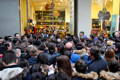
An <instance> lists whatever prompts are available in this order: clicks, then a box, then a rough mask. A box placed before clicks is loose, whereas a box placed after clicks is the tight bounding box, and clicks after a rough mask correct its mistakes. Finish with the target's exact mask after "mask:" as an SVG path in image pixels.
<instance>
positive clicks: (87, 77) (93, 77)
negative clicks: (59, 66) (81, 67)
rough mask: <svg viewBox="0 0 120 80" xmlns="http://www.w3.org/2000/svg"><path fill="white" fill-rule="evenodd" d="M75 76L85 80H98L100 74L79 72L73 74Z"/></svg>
mask: <svg viewBox="0 0 120 80" xmlns="http://www.w3.org/2000/svg"><path fill="white" fill-rule="evenodd" d="M72 75H73V76H77V77H81V78H84V79H93V80H96V79H98V74H97V73H96V72H90V73H86V74H84V73H78V72H73V74H72Z"/></svg>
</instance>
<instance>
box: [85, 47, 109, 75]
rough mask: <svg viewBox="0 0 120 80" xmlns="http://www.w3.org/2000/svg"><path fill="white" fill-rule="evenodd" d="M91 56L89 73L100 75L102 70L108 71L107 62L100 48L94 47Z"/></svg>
mask: <svg viewBox="0 0 120 80" xmlns="http://www.w3.org/2000/svg"><path fill="white" fill-rule="evenodd" d="M89 56H90V58H91V59H92V62H91V63H90V64H89V65H88V69H87V72H91V71H94V72H97V73H99V72H100V71H101V70H105V69H107V62H106V61H105V60H104V59H103V58H101V56H100V53H99V49H98V47H96V46H93V47H92V48H91V49H90V53H89Z"/></svg>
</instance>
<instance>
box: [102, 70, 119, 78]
mask: <svg viewBox="0 0 120 80" xmlns="http://www.w3.org/2000/svg"><path fill="white" fill-rule="evenodd" d="M100 77H102V78H104V79H106V80H120V72H116V73H112V72H106V71H101V72H100Z"/></svg>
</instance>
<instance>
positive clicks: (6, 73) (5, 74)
mask: <svg viewBox="0 0 120 80" xmlns="http://www.w3.org/2000/svg"><path fill="white" fill-rule="evenodd" d="M22 72H23V69H22V68H20V67H15V68H6V69H4V70H2V71H0V79H1V80H9V79H11V78H14V77H15V76H17V75H19V74H20V73H22Z"/></svg>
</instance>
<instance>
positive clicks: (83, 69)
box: [75, 60, 87, 73]
mask: <svg viewBox="0 0 120 80" xmlns="http://www.w3.org/2000/svg"><path fill="white" fill-rule="evenodd" d="M75 69H76V71H77V72H79V73H85V72H86V69H87V65H86V63H85V62H84V61H83V60H79V61H77V62H76V63H75Z"/></svg>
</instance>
